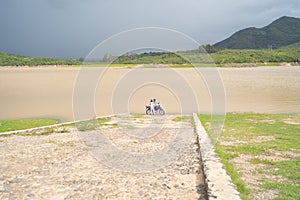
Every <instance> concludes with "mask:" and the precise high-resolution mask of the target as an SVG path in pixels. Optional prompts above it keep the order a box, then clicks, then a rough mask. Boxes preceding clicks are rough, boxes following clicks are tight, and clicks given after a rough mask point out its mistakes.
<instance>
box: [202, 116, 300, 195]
mask: <svg viewBox="0 0 300 200" xmlns="http://www.w3.org/2000/svg"><path fill="white" fill-rule="evenodd" d="M199 117H200V119H201V121H202V123H203V124H204V125H205V126H206V128H208V127H209V124H210V120H211V119H210V116H209V115H200V116H199ZM299 141H300V115H289V114H276V115H275V114H252V113H245V114H234V113H231V114H227V116H226V122H225V127H224V131H223V132H222V134H221V136H220V137H219V141H218V143H217V144H216V151H217V153H218V155H219V156H220V158H221V159H222V162H223V163H224V165H225V167H226V170H227V172H228V174H230V175H231V177H232V179H233V182H234V183H235V184H236V185H237V187H238V190H239V191H240V193H241V194H242V195H243V198H244V199H248V198H251V194H257V193H260V192H268V191H272V190H273V191H274V190H275V191H277V193H278V195H279V196H278V198H276V199H297V198H298V197H299V193H300V187H299V185H300V156H299V155H300V144H299ZM244 157H246V158H249V159H247V160H246V161H245V162H247V165H246V166H244V167H247V169H245V168H242V167H241V166H239V165H237V162H236V161H234V160H235V159H242V158H244ZM250 169H254V170H253V171H252V170H251V171H250ZM243 171H247V172H251V173H252V174H251V175H250V178H251V179H254V181H253V180H252V183H249V182H250V181H249V182H247V180H248V179H249V177H245V175H244V174H243V173H242V172H243ZM248 176H249V175H248ZM242 177H243V179H244V180H245V183H243V181H242V179H241V178H242ZM255 181H257V186H258V188H260V189H259V190H258V189H257V188H256V189H253V187H251V184H253V182H255ZM245 184H247V187H246V186H245ZM259 185H261V186H262V188H261V187H259Z"/></svg>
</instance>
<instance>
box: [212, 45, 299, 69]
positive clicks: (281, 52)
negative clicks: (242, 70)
mask: <svg viewBox="0 0 300 200" xmlns="http://www.w3.org/2000/svg"><path fill="white" fill-rule="evenodd" d="M211 56H212V58H213V60H214V62H215V63H216V64H225V63H267V64H268V65H270V63H271V65H272V63H275V65H278V63H281V62H292V63H293V62H300V48H298V49H292V48H283V49H276V50H272V51H271V50H267V49H262V50H246V49H244V50H221V51H218V52H217V53H214V54H212V55H211Z"/></svg>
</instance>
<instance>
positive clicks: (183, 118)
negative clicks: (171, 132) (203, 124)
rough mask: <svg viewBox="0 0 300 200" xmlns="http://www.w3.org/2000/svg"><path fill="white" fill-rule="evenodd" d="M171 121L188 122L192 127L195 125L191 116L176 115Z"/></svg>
mask: <svg viewBox="0 0 300 200" xmlns="http://www.w3.org/2000/svg"><path fill="white" fill-rule="evenodd" d="M172 121H173V122H189V123H190V124H191V126H192V127H194V126H195V123H194V120H193V117H192V116H177V117H175V118H173V119H172Z"/></svg>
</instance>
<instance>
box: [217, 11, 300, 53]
mask: <svg viewBox="0 0 300 200" xmlns="http://www.w3.org/2000/svg"><path fill="white" fill-rule="evenodd" d="M297 42H300V19H299V18H294V17H281V18H279V19H277V20H275V21H274V22H272V23H271V24H269V25H268V26H265V27H263V28H254V27H252V28H246V29H243V30H240V31H238V32H236V33H234V34H233V35H232V36H230V37H229V38H227V39H225V40H223V41H221V42H218V43H216V44H214V45H213V46H214V47H216V48H219V49H267V48H273V49H276V48H280V47H283V46H287V45H290V44H294V43H297Z"/></svg>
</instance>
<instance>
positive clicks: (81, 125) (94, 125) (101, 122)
mask: <svg viewBox="0 0 300 200" xmlns="http://www.w3.org/2000/svg"><path fill="white" fill-rule="evenodd" d="M109 122H111V117H102V118H97V119H90V120H84V121H80V122H76V123H69V124H65V125H64V126H75V124H76V127H77V129H78V130H79V131H91V130H96V129H98V128H99V127H100V126H106V127H110V128H117V127H118V124H116V123H113V124H111V123H109Z"/></svg>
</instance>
